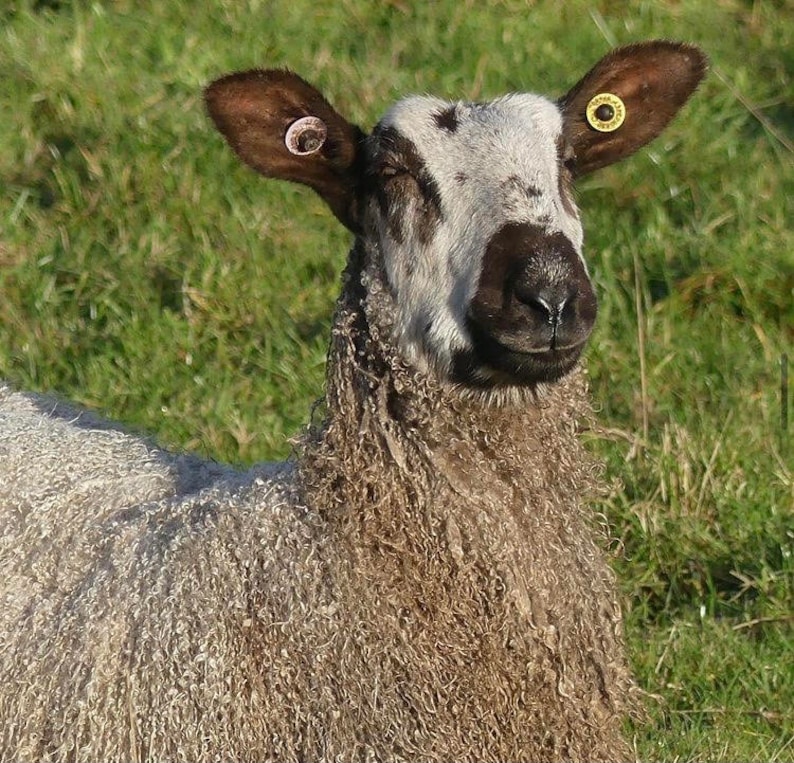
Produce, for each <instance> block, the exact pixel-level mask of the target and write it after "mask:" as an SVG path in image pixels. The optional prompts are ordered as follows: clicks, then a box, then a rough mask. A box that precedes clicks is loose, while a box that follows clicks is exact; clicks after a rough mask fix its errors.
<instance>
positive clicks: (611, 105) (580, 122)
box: [559, 40, 708, 176]
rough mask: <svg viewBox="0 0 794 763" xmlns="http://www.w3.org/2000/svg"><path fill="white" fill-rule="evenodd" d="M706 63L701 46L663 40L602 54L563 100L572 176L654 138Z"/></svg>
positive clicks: (599, 165)
mask: <svg viewBox="0 0 794 763" xmlns="http://www.w3.org/2000/svg"><path fill="white" fill-rule="evenodd" d="M707 67H708V61H707V59H706V56H705V55H704V54H703V52H702V51H701V50H700V49H699V48H696V47H694V46H692V45H686V44H684V43H677V42H667V41H663V40H657V41H652V42H642V43H637V44H634V45H627V46H625V47H622V48H616V49H615V50H613V51H612V52H611V53H609V54H608V55H607V56H605V57H604V58H602V59H601V60H600V61H599V62H598V63H597V64H596V65H595V66H594V67H593V68H592V69H591V70H590V71H589V72H588V73H587V74H586V75H585V76H584V77H583V78H582V79H581V80H580V81H579V82H578V83H577V84H576V85H574V87H573V88H571V90H570V91H569V92H568V93H567V95H565V96H564V97H563V98H561V99H560V101H559V105H560V108H561V109H562V113H563V124H564V127H563V132H564V136H565V138H566V141H567V143H568V145H569V146H571V147H572V148H573V152H574V159H573V171H574V174H575V175H577V176H579V175H584V174H586V173H588V172H592V171H593V170H596V169H598V168H599V167H604V166H606V165H607V164H612V163H613V162H616V161H619V160H620V159H623V158H625V157H626V156H629V155H630V154H632V153H634V152H635V151H636V150H637V149H638V148H640V147H641V146H644V145H645V144H646V143H648V142H650V141H651V140H653V139H654V138H655V137H656V136H657V135H659V133H661V132H662V130H664V128H665V127H666V126H667V125H668V124H669V122H670V120H671V119H672V118H673V117H674V116H675V115H676V113H677V112H678V111H679V109H681V107H682V106H683V105H684V103H686V101H687V99H688V98H689V96H690V95H692V93H693V92H694V91H695V89H696V88H697V86H698V84H699V83H700V81H701V80H702V79H703V76H704V74H705V73H706V69H707ZM621 120H622V121H621Z"/></svg>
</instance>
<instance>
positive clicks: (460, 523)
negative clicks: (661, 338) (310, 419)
mask: <svg viewBox="0 0 794 763" xmlns="http://www.w3.org/2000/svg"><path fill="white" fill-rule="evenodd" d="M377 254H378V253H377V250H374V249H371V248H367V246H365V245H364V244H363V243H362V242H360V241H359V242H357V244H356V245H355V246H354V247H353V250H352V251H351V255H350V258H349V262H348V266H347V268H346V271H345V274H344V288H343V290H342V296H341V297H340V300H339V302H338V304H337V309H336V314H335V319H334V326H333V331H332V340H331V347H330V351H329V357H328V371H327V393H326V408H327V412H326V419H325V421H324V422H323V423H322V425H320V426H319V427H317V428H315V429H313V430H310V432H309V433H308V435H307V437H306V439H305V441H304V444H303V449H304V453H303V457H302V458H301V464H302V473H303V482H304V489H305V490H306V491H307V493H309V494H311V501H312V504H313V505H317V506H321V507H324V511H325V512H326V515H327V517H328V518H329V520H330V521H333V522H339V523H341V524H343V525H345V526H346V527H348V528H350V527H352V526H356V527H358V528H359V530H361V528H362V527H363V526H364V520H365V518H366V525H367V531H368V532H372V531H374V528H375V527H376V526H381V527H382V533H381V539H383V537H386V536H392V537H393V538H398V537H402V536H404V535H405V531H406V528H411V532H413V529H414V528H416V527H417V526H418V525H419V524H425V525H426V526H427V529H428V533H429V537H432V538H434V539H436V540H438V539H439V538H441V539H442V542H443V543H445V544H446V545H447V546H448V547H454V546H455V545H456V543H457V540H456V539H457V538H458V535H459V534H460V533H463V535H464V536H469V535H470V536H472V537H475V536H477V537H486V538H487V537H490V536H493V537H491V540H490V542H489V543H488V544H487V545H490V547H491V548H490V550H487V549H483V551H484V552H485V553H486V554H487V555H488V556H491V555H493V554H496V555H497V556H499V554H500V553H501V552H500V551H499V550H498V549H500V548H503V547H509V546H510V545H511V543H510V541H509V538H508V536H509V535H510V534H511V533H514V532H518V533H520V534H521V535H524V536H527V535H528V536H529V537H534V538H538V537H539V534H541V535H546V534H550V535H553V536H554V538H550V542H554V543H555V544H556V543H557V541H558V536H559V534H560V533H561V532H563V533H564V532H568V530H569V529H570V528H571V526H573V525H576V527H577V532H580V533H581V535H582V537H583V538H584V537H585V536H587V537H589V534H590V532H591V530H592V528H590V527H585V525H587V524H588V523H587V522H584V521H582V517H581V514H582V509H581V505H582V498H583V497H586V496H587V494H588V493H592V492H593V491H594V489H595V486H596V484H597V480H596V478H595V475H596V473H597V468H595V467H594V464H593V461H592V459H591V458H590V457H589V455H588V454H587V453H586V452H585V451H584V450H583V448H582V445H581V444H580V443H579V442H578V438H577V433H578V431H579V428H580V425H581V422H582V421H583V420H586V418H587V416H588V414H589V407H588V404H587V393H586V384H585V381H584V375H583V373H582V372H581V371H579V370H577V371H575V372H574V373H572V374H570V375H569V376H568V377H566V378H565V379H563V380H561V381H560V382H558V383H556V384H553V385H546V386H544V387H543V388H538V389H535V390H526V391H525V392H523V393H520V394H515V395H512V396H509V395H508V396H502V398H501V399H495V398H489V399H485V398H483V397H482V396H475V395H471V394H469V393H467V392H466V391H462V390H460V389H458V388H455V387H453V386H451V385H444V384H442V383H440V382H439V381H438V380H436V379H435V378H434V377H433V376H432V375H431V374H427V373H423V372H421V371H418V370H417V369H416V368H414V367H412V366H411V365H409V364H408V363H406V361H405V360H404V359H403V358H402V356H401V354H400V352H399V349H398V348H397V347H396V346H395V343H394V341H393V340H392V336H391V333H390V323H389V316H390V315H392V314H394V310H393V306H392V305H393V303H390V301H391V300H393V296H392V295H391V293H390V291H389V289H388V286H387V285H386V282H385V276H384V275H383V270H382V268H381V267H380V264H379V259H378V256H377ZM325 475H333V478H332V481H333V484H330V483H329V482H328V480H330V479H331V477H326V476H325ZM580 525H581V528H580ZM361 531H362V532H363V530H361ZM395 542H396V541H395ZM461 542H463V541H461ZM583 542H584V541H583ZM431 545H432V544H431ZM419 553H420V554H423V553H430V554H432V553H433V550H432V549H431V548H425V549H423V550H422V551H419ZM456 553H457V550H456Z"/></svg>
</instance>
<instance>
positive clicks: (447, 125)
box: [433, 106, 458, 132]
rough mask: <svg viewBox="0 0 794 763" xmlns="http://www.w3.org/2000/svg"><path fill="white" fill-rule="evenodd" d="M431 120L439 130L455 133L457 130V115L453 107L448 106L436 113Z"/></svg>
mask: <svg viewBox="0 0 794 763" xmlns="http://www.w3.org/2000/svg"><path fill="white" fill-rule="evenodd" d="M433 120H434V121H435V123H436V126H437V127H438V128H439V129H441V130H446V131H447V132H455V131H456V130H457V129H458V115H457V112H456V109H455V106H449V107H448V108H446V109H442V110H441V111H437V112H436V113H435V114H433Z"/></svg>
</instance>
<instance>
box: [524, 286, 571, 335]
mask: <svg viewBox="0 0 794 763" xmlns="http://www.w3.org/2000/svg"><path fill="white" fill-rule="evenodd" d="M513 294H514V295H515V298H516V299H517V300H518V301H519V302H521V303H522V304H523V305H526V306H527V307H529V308H531V309H532V310H533V311H535V312H536V313H538V314H540V315H541V316H543V317H544V318H545V319H546V320H547V321H548V322H549V323H551V324H553V325H556V324H557V323H559V321H560V318H561V317H562V313H563V311H564V310H565V307H566V305H567V304H568V301H569V300H570V299H571V297H572V296H573V295H572V294H571V293H570V291H569V290H567V289H561V288H549V287H545V288H544V287H541V288H538V285H537V284H528V283H522V282H520V281H519V282H517V283H516V284H515V287H514V289H513Z"/></svg>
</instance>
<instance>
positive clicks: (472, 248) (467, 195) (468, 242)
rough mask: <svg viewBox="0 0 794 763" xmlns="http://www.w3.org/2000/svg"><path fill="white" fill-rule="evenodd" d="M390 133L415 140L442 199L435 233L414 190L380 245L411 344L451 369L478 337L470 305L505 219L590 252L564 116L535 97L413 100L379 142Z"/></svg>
mask: <svg viewBox="0 0 794 763" xmlns="http://www.w3.org/2000/svg"><path fill="white" fill-rule="evenodd" d="M386 129H392V130H394V131H396V133H398V134H399V135H400V136H402V137H403V138H405V139H407V140H408V141H410V143H411V144H412V146H413V149H415V153H416V156H417V157H418V159H419V160H421V163H422V165H423V167H424V169H425V170H426V175H427V176H429V178H431V179H432V183H433V184H434V187H435V189H436V190H437V192H438V194H437V195H438V197H439V198H440V207H441V209H440V212H441V214H440V219H438V220H436V221H435V223H434V230H433V232H432V236H430V237H428V236H427V235H426V231H422V230H421V229H418V228H421V226H415V225H414V224H413V222H414V221H415V220H418V219H421V217H422V211H423V205H424V202H423V201H422V195H421V194H414V195H412V199H413V200H412V201H411V202H410V203H407V204H405V205H404V206H403V207H401V211H400V213H399V214H400V216H401V217H402V218H403V221H402V223H401V227H400V233H401V235H398V236H395V235H393V234H394V231H393V230H392V231H390V230H389V226H388V225H387V224H386V222H385V221H384V220H383V219H381V220H380V241H381V246H382V252H383V258H384V262H385V267H386V272H387V276H388V278H389V281H390V283H391V285H392V287H393V289H394V291H395V292H396V294H397V305H398V308H397V309H398V311H399V315H398V316H397V330H398V335H399V341H400V343H401V346H402V347H403V349H404V350H405V351H406V352H407V354H408V356H409V358H410V359H411V360H412V361H414V362H416V363H418V364H419V365H420V366H421V365H425V366H427V365H433V366H435V367H436V370H437V371H439V372H441V373H442V375H443V374H445V372H447V371H448V370H449V367H450V364H451V359H452V356H453V354H454V353H455V351H456V350H462V349H466V348H467V347H468V346H469V345H470V343H471V339H470V337H469V335H468V330H467V328H466V314H467V310H468V307H469V305H470V303H471V300H472V298H473V296H474V294H475V292H476V289H477V284H478V280H479V276H480V272H481V270H482V264H483V258H484V255H485V251H486V247H487V246H488V242H489V241H490V240H491V238H492V237H493V236H494V234H495V233H496V232H497V231H499V230H500V229H501V228H502V227H503V226H504V225H506V224H507V223H528V224H531V225H534V226H538V227H540V228H543V229H545V230H546V231H548V232H549V233H555V232H556V233H562V234H563V235H564V236H565V237H566V238H567V239H568V240H569V241H570V242H571V244H572V245H573V247H574V249H575V251H576V252H577V253H578V254H579V256H580V257H581V248H582V227H581V224H580V222H579V218H578V215H577V214H576V211H575V208H574V206H573V202H572V201H570V200H564V199H563V198H562V197H561V190H560V189H561V185H562V184H561V183H560V175H559V173H560V172H561V169H560V166H559V156H558V154H559V142H560V139H561V135H562V116H561V114H560V111H559V109H558V108H557V107H556V106H555V105H554V104H553V103H552V102H551V101H549V100H547V99H546V98H543V97H541V96H537V95H530V94H515V95H508V96H505V97H503V98H500V99H498V100H495V101H491V102H489V103H482V104H480V103H457V104H452V103H448V102H446V101H443V100H440V99H436V98H427V97H413V98H408V99H406V100H403V101H400V102H399V103H397V104H396V105H395V106H394V107H392V108H391V109H390V110H389V111H388V112H387V114H386V115H385V117H384V118H383V119H382V120H381V122H380V125H379V131H376V135H375V138H374V140H377V134H378V132H383V130H386ZM376 150H377V149H376ZM384 174H385V173H384ZM404 182H410V181H404Z"/></svg>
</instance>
